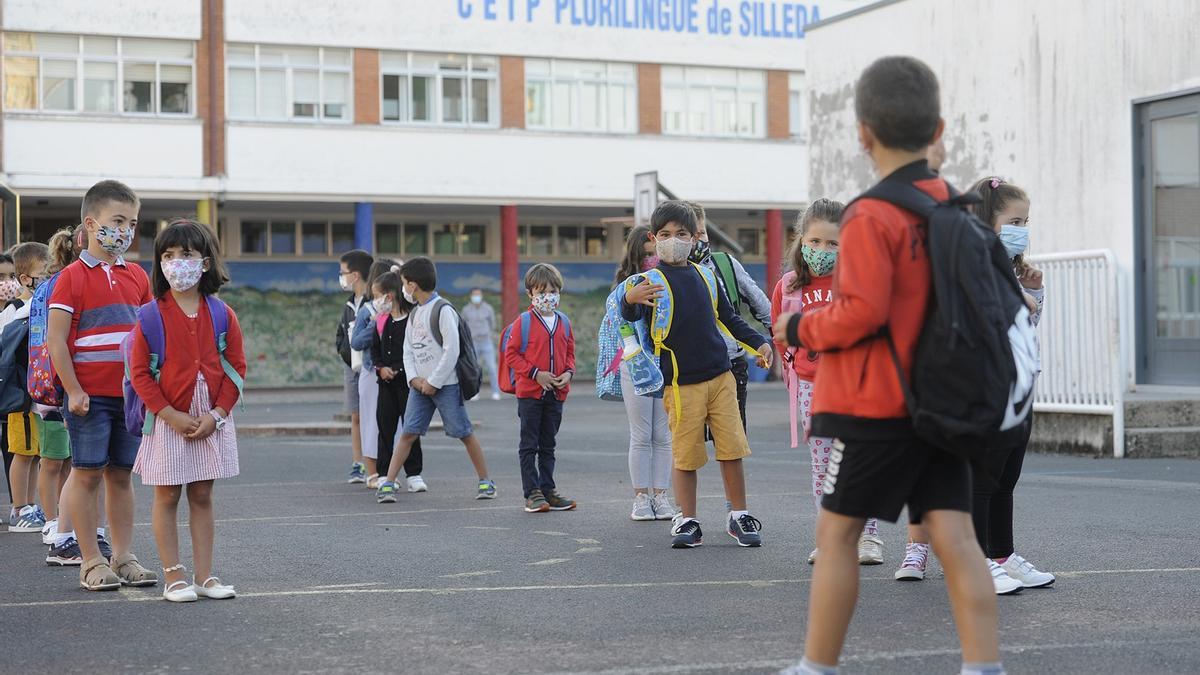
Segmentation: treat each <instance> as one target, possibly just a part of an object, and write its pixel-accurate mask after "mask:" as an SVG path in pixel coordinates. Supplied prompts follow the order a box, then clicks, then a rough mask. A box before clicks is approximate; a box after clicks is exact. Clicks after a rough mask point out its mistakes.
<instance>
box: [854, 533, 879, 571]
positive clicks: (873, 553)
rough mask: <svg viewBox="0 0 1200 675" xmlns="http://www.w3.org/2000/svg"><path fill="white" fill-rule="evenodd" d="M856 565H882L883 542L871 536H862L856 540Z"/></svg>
mask: <svg viewBox="0 0 1200 675" xmlns="http://www.w3.org/2000/svg"><path fill="white" fill-rule="evenodd" d="M858 564H859V565H882V564H883V540H882V539H880V538H879V537H877V536H875V535H873V534H864V535H863V536H861V537H859V538H858Z"/></svg>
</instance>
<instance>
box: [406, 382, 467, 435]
mask: <svg viewBox="0 0 1200 675" xmlns="http://www.w3.org/2000/svg"><path fill="white" fill-rule="evenodd" d="M434 410H437V411H438V413H440V414H441V416H442V425H443V427H444V429H445V432H446V435H447V436H449V437H451V438H466V437H468V436H470V435H471V434H472V433H474V429H473V428H472V427H471V420H470V418H468V417H467V406H465V405H463V397H462V391H461V390H460V389H459V388H458V384H448V385H446V386H444V387H442V388H441V389H438V390H437V391H436V392H434V394H433V396H426V395H425V394H422V393H421V392H419V391H415V390H409V392H408V404H407V405H405V406H404V433H406V434H412V435H414V436H424V435H425V432H427V431H429V422H430V421H431V420H432V419H433V411H434Z"/></svg>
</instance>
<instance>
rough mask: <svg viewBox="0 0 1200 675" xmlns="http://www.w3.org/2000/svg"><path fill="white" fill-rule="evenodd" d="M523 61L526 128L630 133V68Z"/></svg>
mask: <svg viewBox="0 0 1200 675" xmlns="http://www.w3.org/2000/svg"><path fill="white" fill-rule="evenodd" d="M525 63H526V66H525V83H526V84H525V92H526V111H525V112H526V117H525V123H526V125H527V126H529V127H530V128H539V127H540V128H546V129H555V130H565V131H593V132H612V133H632V132H634V131H636V128H635V126H634V122H635V120H636V99H635V94H634V92H635V89H634V87H635V86H636V83H635V77H634V73H635V70H634V68H633V66H631V65H629V64H619V63H605V62H602V61H568V60H547V59H527V60H526V62H525Z"/></svg>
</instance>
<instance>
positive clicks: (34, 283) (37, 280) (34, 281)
mask: <svg viewBox="0 0 1200 675" xmlns="http://www.w3.org/2000/svg"><path fill="white" fill-rule="evenodd" d="M44 283H46V280H45V279H44V278H43V277H30V279H29V291H30V292H33V291H36V290H37V289H38V286H41V285H42V284H44Z"/></svg>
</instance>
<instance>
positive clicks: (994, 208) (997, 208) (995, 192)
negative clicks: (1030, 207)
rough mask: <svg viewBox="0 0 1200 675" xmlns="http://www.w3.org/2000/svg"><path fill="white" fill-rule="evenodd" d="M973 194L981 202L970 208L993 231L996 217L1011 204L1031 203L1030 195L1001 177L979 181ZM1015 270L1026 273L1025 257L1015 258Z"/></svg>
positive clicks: (972, 187) (973, 186)
mask: <svg viewBox="0 0 1200 675" xmlns="http://www.w3.org/2000/svg"><path fill="white" fill-rule="evenodd" d="M971 192H974V193H975V194H977V195H979V199H980V202H979V203H978V204H971V205H970V207H969V208H970V209H971V211H972V212H973V213H974V214H975V215H976V216H978V217H979V219H980V220H982V221H983V224H984V225H987V226H988V227H989V228H991V229H995V228H996V222H995V221H996V216H997V215H999V214H1000V212H1001V211H1003V210H1004V209H1006V208H1008V205H1009V204H1012V203H1013V202H1028V201H1029V195H1028V194H1026V193H1025V191H1024V190H1022V189H1021V188H1019V187H1017V186H1016V185H1013V184H1012V183H1006V182H1005V181H1004V179H1003V178H1000V177H999V176H988V177H986V178H981V179H979V182H977V183H975V184H974V185H972V186H971ZM1013 269H1015V270H1017V273H1018V274H1020V273H1021V272H1024V271H1025V256H1024V255H1019V256H1017V257H1015V258H1013Z"/></svg>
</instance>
